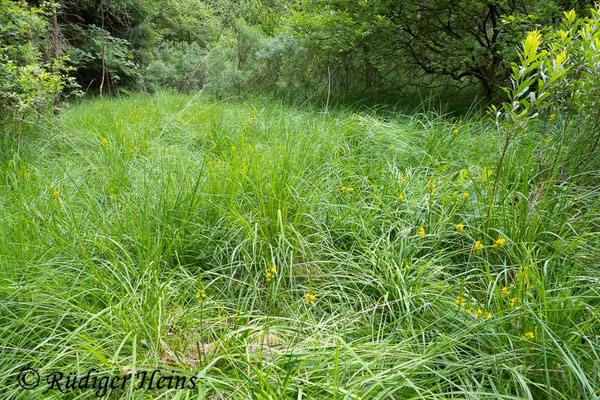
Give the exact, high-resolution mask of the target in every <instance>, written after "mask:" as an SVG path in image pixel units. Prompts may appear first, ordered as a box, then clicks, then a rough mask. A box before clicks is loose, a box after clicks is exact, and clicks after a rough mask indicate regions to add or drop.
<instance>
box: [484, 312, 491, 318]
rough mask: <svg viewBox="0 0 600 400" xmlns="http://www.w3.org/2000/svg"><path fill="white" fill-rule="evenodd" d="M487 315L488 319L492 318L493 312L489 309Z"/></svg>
mask: <svg viewBox="0 0 600 400" xmlns="http://www.w3.org/2000/svg"><path fill="white" fill-rule="evenodd" d="M485 317H486V318H488V319H489V318H492V313H491V312H489V311H488V312H486V313H485Z"/></svg>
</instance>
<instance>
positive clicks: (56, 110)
mask: <svg viewBox="0 0 600 400" xmlns="http://www.w3.org/2000/svg"><path fill="white" fill-rule="evenodd" d="M52 47H53V50H54V59H55V60H57V61H58V59H59V57H60V43H59V33H58V13H57V10H56V8H54V15H53V16H52ZM60 98H61V93H60V92H59V93H57V94H56V98H55V99H54V115H59V114H60Z"/></svg>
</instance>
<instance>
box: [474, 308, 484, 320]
mask: <svg viewBox="0 0 600 400" xmlns="http://www.w3.org/2000/svg"><path fill="white" fill-rule="evenodd" d="M480 315H483V311H481V308H479V309H477V312H476V313H475V318H479V316H480Z"/></svg>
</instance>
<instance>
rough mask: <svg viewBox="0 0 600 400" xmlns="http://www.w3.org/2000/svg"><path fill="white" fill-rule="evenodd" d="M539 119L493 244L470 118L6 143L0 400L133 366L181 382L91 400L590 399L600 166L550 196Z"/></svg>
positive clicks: (120, 128)
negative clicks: (31, 383) (185, 378)
mask: <svg viewBox="0 0 600 400" xmlns="http://www.w3.org/2000/svg"><path fill="white" fill-rule="evenodd" d="M555 124H556V126H552V127H550V128H549V129H546V137H542V136H541V134H540V133H539V132H536V131H531V132H527V133H526V134H523V135H522V136H521V137H519V138H517V140H516V141H515V142H514V143H513V144H512V145H511V147H510V149H509V152H508V154H507V159H506V161H505V163H504V166H503V169H502V171H501V177H500V180H499V186H498V190H497V196H496V203H495V204H494V205H493V213H492V219H491V220H490V221H489V228H488V230H487V232H486V230H485V225H486V224H485V219H486V216H487V210H488V205H489V203H488V202H489V197H490V191H491V186H492V184H493V179H494V178H495V177H494V176H493V173H494V172H493V171H495V166H496V163H497V159H498V156H499V152H500V150H501V146H502V137H501V136H500V135H499V134H498V132H497V131H496V128H495V126H493V124H491V123H489V121H488V120H487V118H486V117H485V116H484V117H481V116H477V115H470V116H465V117H464V119H462V120H458V119H457V118H451V117H444V116H439V115H434V114H414V115H410V116H400V115H398V114H395V113H391V112H389V113H386V112H383V111H381V112H364V111H357V110H351V109H341V110H334V111H331V110H329V112H327V113H325V112H324V110H321V109H313V108H311V107H309V106H299V107H292V106H289V105H283V104H280V103H277V102H274V101H268V100H264V99H257V100H248V101H243V102H234V101H227V102H211V101H209V100H208V99H203V98H201V97H198V96H196V97H191V96H183V95H170V94H158V95H154V96H151V97H150V96H142V95H139V96H135V97H129V98H124V99H112V100H104V101H102V100H85V101H83V102H81V103H80V104H76V105H74V106H71V107H70V108H68V109H67V110H66V111H65V112H64V113H63V115H61V116H60V118H59V119H57V120H43V121H40V122H39V123H37V124H31V125H26V126H25V127H24V129H25V131H24V132H23V140H22V143H21V144H20V149H18V151H17V140H16V135H14V132H11V131H10V129H12V128H10V127H8V128H6V130H7V132H6V134H5V135H4V138H3V142H2V144H1V146H2V151H1V154H0V222H1V223H0V299H1V302H0V360H1V361H0V393H1V395H0V397H1V398H3V399H5V398H6V399H12V398H32V399H33V398H47V397H52V396H55V397H56V396H58V397H59V398H66V399H75V398H91V397H94V394H93V392H92V391H90V390H87V391H86V390H81V391H70V392H68V393H65V394H61V393H58V392H53V391H50V392H45V390H46V385H44V384H41V385H40V386H39V387H38V388H37V389H34V390H31V391H24V390H23V389H21V388H20V387H19V386H17V384H16V374H18V373H19V371H20V370H21V369H23V368H25V367H33V368H37V369H39V370H40V373H41V374H42V376H44V374H47V373H49V372H51V371H56V370H60V371H64V372H65V373H68V372H77V373H80V372H82V371H87V370H88V369H90V368H96V369H98V370H99V371H101V372H102V373H106V374H110V375H119V374H121V372H122V369H123V368H124V366H125V368H126V369H131V370H134V371H140V370H152V369H154V368H162V369H164V370H171V371H175V372H176V373H180V374H186V375H193V374H195V375H197V376H198V381H197V388H196V389H194V390H170V391H169V390H167V391H164V390H158V391H156V390H154V391H148V392H146V393H144V391H142V390H134V389H133V388H132V387H131V386H127V388H126V389H125V390H112V391H111V390H109V391H108V393H107V394H106V398H154V399H156V398H170V399H192V398H194V399H196V398H207V399H252V398H254V399H484V398H490V399H491V398H494V399H496V398H498V399H565V400H567V399H568V400H572V399H596V398H598V395H600V392H599V388H600V378H599V371H600V356H599V355H598V354H599V351H600V339H599V335H600V319H599V311H598V310H599V308H598V307H599V305H600V298H599V289H600V283H599V276H600V275H599V272H600V267H599V265H600V234H599V226H600V204H599V194H600V187H599V185H598V182H600V170H598V169H593V168H592V167H590V168H589V170H587V171H586V172H585V173H578V174H570V173H568V171H565V172H564V173H563V174H561V175H560V177H559V178H558V179H556V180H553V181H548V180H544V179H542V178H543V177H545V176H548V174H547V171H546V169H547V168H548V166H550V165H551V164H552V161H553V160H554V157H555V151H556V150H557V148H558V146H557V140H558V139H559V136H560V134H559V125H560V118H558V119H557V121H556V122H555ZM555 131H556V132H555ZM596 165H597V164H596ZM342 188H344V190H342ZM431 192H432V193H431ZM465 193H466V194H465ZM400 194H402V197H403V198H402V199H399V195H400ZM464 194H465V195H464ZM458 224H462V225H463V226H464V228H463V230H462V231H459V230H457V225H458ZM420 227H423V230H424V235H423V238H420V237H419V228H420ZM498 239H505V242H504V243H502V240H500V242H496V241H497V240H498ZM477 241H479V242H480V243H481V244H482V245H483V248H482V249H481V250H475V244H476V242H477ZM494 243H497V244H496V246H494ZM273 267H274V268H275V272H273V271H272V268H273ZM267 270H269V271H270V272H269V273H270V274H271V275H274V278H273V279H268V276H269V275H268V274H267ZM201 290H204V291H205V293H206V297H205V298H203V297H202V296H201V297H200V299H203V301H202V302H199V301H198V298H197V297H196V295H197V294H199V293H200V292H201ZM307 293H310V294H312V295H314V304H307V301H306V294H307ZM457 303H458V304H457ZM531 336H533V337H531ZM199 353H200V354H199Z"/></svg>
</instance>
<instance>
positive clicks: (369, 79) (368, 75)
mask: <svg viewBox="0 0 600 400" xmlns="http://www.w3.org/2000/svg"><path fill="white" fill-rule="evenodd" d="M361 48H362V51H363V57H364V59H365V62H364V64H365V91H369V90H371V88H372V87H373V64H372V63H371V58H370V57H369V53H370V49H369V45H368V44H367V43H363V44H362V46H361Z"/></svg>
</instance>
